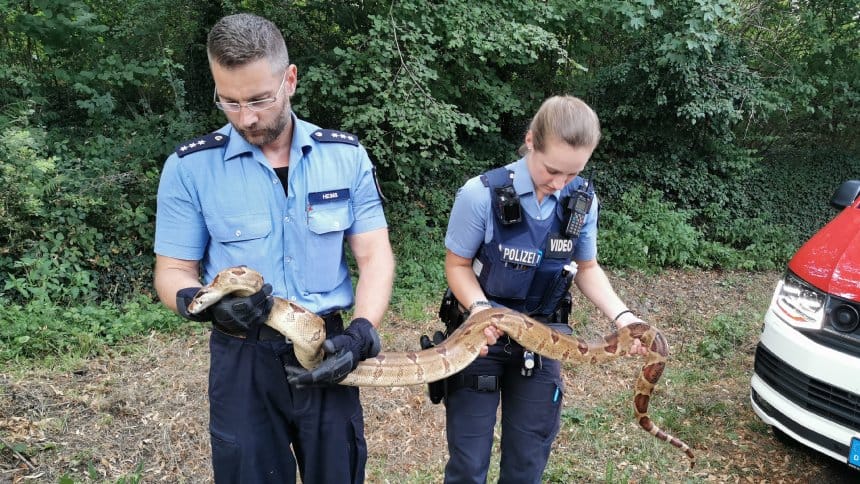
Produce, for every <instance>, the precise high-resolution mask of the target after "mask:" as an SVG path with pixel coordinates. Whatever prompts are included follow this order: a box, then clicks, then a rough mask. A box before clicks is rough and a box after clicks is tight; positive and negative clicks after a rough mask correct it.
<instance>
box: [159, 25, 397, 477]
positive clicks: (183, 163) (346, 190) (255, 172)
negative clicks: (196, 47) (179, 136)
mask: <svg viewBox="0 0 860 484" xmlns="http://www.w3.org/2000/svg"><path fill="white" fill-rule="evenodd" d="M207 54H208V58H209V66H210V69H211V72H212V77H213V78H214V81H215V93H214V98H215V105H216V106H217V107H218V108H219V109H221V110H222V111H224V114H225V116H226V117H227V121H228V123H227V124H226V125H225V126H223V127H222V128H220V129H218V130H217V131H215V132H213V133H210V134H208V135H206V136H202V137H200V138H198V139H195V140H193V141H190V142H187V143H183V144H182V145H180V146H179V147H178V148H177V149H176V152H175V153H174V154H172V155H171V156H170V157H169V158H168V159H167V161H166V163H165V165H164V169H163V172H162V174H161V181H160V184H159V188H158V211H157V217H156V235H155V252H156V266H155V287H156V290H157V292H158V295H159V298H160V299H161V301H162V302H163V303H164V304H165V305H166V306H167V307H169V308H170V309H173V310H174V311H176V312H178V313H179V314H180V315H182V316H184V317H186V318H188V319H191V320H196V321H211V322H212V325H213V331H212V333H211V336H210V344H209V347H210V355H211V356H210V369H209V431H210V434H211V444H212V466H213V471H214V480H215V482H216V483H263V482H273V483H294V482H296V468H298V470H299V472H300V474H301V479H302V482H305V483H332V482H338V483H349V482H363V480H364V467H365V462H366V460H367V447H366V444H365V440H364V417H363V413H362V408H361V403H360V401H359V390H358V388H355V387H347V386H339V385H336V383H337V382H339V381H340V380H342V379H343V378H344V377H345V376H346V375H347V374H348V373H349V372H350V371H352V370H353V369H354V368H355V367H356V366H357V365H358V363H359V361H361V360H363V359H365V358H368V357H371V356H374V355H375V354H376V353H378V352H379V336H378V335H377V332H376V327H377V326H378V325H379V323H380V322H381V321H382V318H383V314H384V313H385V311H386V309H387V307H388V301H389V297H390V295H391V286H392V280H393V277H394V258H393V255H392V251H391V246H390V244H389V239H388V229H387V223H386V220H385V216H384V214H383V209H382V200H381V195H380V193H379V192H378V189H377V184H376V180H375V175H374V168H373V166H372V164H371V161H370V160H369V158H368V156H367V153H366V151H365V149H364V148H363V147H362V146H361V144H359V142H358V139H357V138H356V137H355V136H354V135H352V134H349V133H343V132H340V131H334V130H327V129H320V128H319V127H318V126H315V125H313V124H311V123H309V122H307V121H304V120H301V119H299V118H298V117H296V115H295V114H294V113H293V112H292V109H291V104H290V98H291V96H293V94H294V93H295V91H296V84H297V68H296V66H295V65H293V64H290V61H289V56H288V54H287V47H286V44H285V42H284V39H283V36H282V35H281V33H280V31H279V30H278V28H277V27H276V26H275V25H274V24H273V23H272V22H271V21H269V20H267V19H264V18H261V17H258V16H255V15H250V14H239V15H231V16H227V17H224V18H222V19H221V20H219V21H218V22H217V23H216V24H215V26H213V27H212V30H211V31H210V33H209V36H208V41H207ZM344 241H345V242H346V245H348V246H349V248H350V250H351V251H352V254H353V255H354V257H355V261H356V264H357V266H358V282H357V284H356V287H355V290H354V292H353V285H352V282H351V280H350V274H349V269H348V267H347V262H346V260H347V258H346V254H345V252H344ZM237 265H245V266H248V267H250V268H252V269H255V270H257V271H259V272H261V273H262V274H263V277H264V278H265V280H266V282H267V284H266V285H265V286H264V287H263V288H262V289H261V290H260V291H259V292H258V293H256V294H254V295H251V296H248V297H230V296H228V297H226V298H224V299H222V300H221V301H220V302H219V303H218V304H216V305H215V306H213V307H211V308H209V309H208V310H206V311H204V313H203V314H200V315H191V314H189V313H188V311H187V306H188V303H189V301H190V300H191V298H192V297H193V296H194V294H195V293H196V292H197V290H198V289H199V287H200V285H201V279H202V281H204V282H210V281H211V280H212V279H213V277H214V276H215V275H216V274H217V273H218V272H219V271H221V270H223V269H225V268H228V267H232V266H237ZM273 295H274V296H278V297H281V298H284V299H288V300H291V301H296V302H297V303H299V304H301V305H302V306H304V307H306V308H308V309H310V310H311V311H314V312H315V313H317V314H319V315H320V316H322V317H323V319H324V320H325V324H326V333H327V337H328V339H327V340H326V341H325V344H324V348H325V350H326V352H327V357H326V358H325V360H324V361H323V363H322V364H321V365H320V366H319V367H318V368H316V369H314V370H313V371H307V370H305V369H302V368H300V367H299V363H298V360H296V358H295V355H294V353H293V349H292V345H291V344H290V342H289V341H287V340H286V339H285V338H284V337H283V336H282V335H280V334H278V333H277V332H275V331H274V330H273V329H271V328H270V327H268V326H266V325H265V324H263V323H264V322H265V321H266V319H267V317H268V315H269V312H270V311H271V308H272V296H273ZM349 309H352V320H351V321H350V322H349V324H348V325H346V328H345V329H344V323H343V319H342V314H343V311H344V310H349ZM285 367H288V368H290V369H289V370H285Z"/></svg>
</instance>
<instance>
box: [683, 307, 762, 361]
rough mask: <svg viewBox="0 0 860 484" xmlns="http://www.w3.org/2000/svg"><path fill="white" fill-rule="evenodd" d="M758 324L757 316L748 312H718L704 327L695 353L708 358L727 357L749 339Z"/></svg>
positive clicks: (719, 358) (718, 358)
mask: <svg viewBox="0 0 860 484" xmlns="http://www.w3.org/2000/svg"><path fill="white" fill-rule="evenodd" d="M758 324H759V318H758V317H754V316H751V315H750V314H746V313H735V314H719V315H717V316H716V317H714V319H713V320H711V322H710V323H709V325H708V327H707V328H706V334H705V336H704V338H702V339H701V341H699V343H698V344H697V346H696V353H697V354H698V355H699V356H701V357H702V358H705V359H708V360H721V359H724V358H728V357H730V356H732V355H733V354H734V353H735V352H736V351H737V349H738V345H741V344H744V343H745V342H747V341H749V340H750V339H751V336H752V335H753V334H754V333H755V330H756V327H757V326H758Z"/></svg>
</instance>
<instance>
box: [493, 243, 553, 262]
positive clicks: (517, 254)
mask: <svg viewBox="0 0 860 484" xmlns="http://www.w3.org/2000/svg"><path fill="white" fill-rule="evenodd" d="M501 249H502V250H501V252H502V262H504V263H506V264H514V265H520V266H529V267H536V266H537V265H538V264H540V259H541V256H542V255H543V254H542V252H541V251H539V250H528V249H523V248H520V247H509V246H505V245H503V246H502V247H501Z"/></svg>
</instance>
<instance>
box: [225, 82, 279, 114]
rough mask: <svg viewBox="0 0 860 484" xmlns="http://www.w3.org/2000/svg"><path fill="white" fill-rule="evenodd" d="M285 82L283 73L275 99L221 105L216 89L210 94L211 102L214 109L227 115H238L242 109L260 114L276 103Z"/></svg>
mask: <svg viewBox="0 0 860 484" xmlns="http://www.w3.org/2000/svg"><path fill="white" fill-rule="evenodd" d="M286 80H287V73H286V72H284V77H283V78H282V79H281V86H280V87H279V88H278V92H276V93H275V97H270V98H266V99H260V100H259V101H251V102H247V103H222V102H221V101H219V100H218V88H215V90H214V91H213V92H212V100H213V101H215V107H216V108H218V109H220V110H221V111H226V112H228V113H238V112H239V111H241V110H242V107H246V108H248V109H249V110H250V111H254V112H260V111H265V110H267V109H269V108H271V107H273V106H274V105H275V103H277V102H278V96H280V95H281V91H282V90H283V89H284V81H286Z"/></svg>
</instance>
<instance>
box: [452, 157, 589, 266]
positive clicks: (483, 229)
mask: <svg viewBox="0 0 860 484" xmlns="http://www.w3.org/2000/svg"><path fill="white" fill-rule="evenodd" d="M506 168H507V169H509V170H511V171H513V172H514V190H516V192H517V195H519V197H520V206H521V207H522V209H523V211H525V212H526V213H528V214H529V215H530V216H532V217H534V218H540V219H541V220H546V219H547V218H549V217H555V216H556V215H555V210H556V206H557V205H558V197H559V194H560V191H556V192H555V193H552V194H550V195H549V196H547V197H544V199H543V203H540V204H538V200H537V196H536V195H535V192H534V183H533V182H532V178H531V175H530V174H529V170H528V167H527V166H526V159H525V158H520V159H519V160H517V161H515V162H513V163H510V164H509V165H507V166H506ZM576 180H581V179H579V178H578V177H577V178H576V179H574V181H572V182H571V183H575V182H576ZM489 220H493V221H494V222H495V220H494V219H493V209H492V206H491V205H490V190H489V189H488V188H487V187H485V186H484V184H483V183H482V182H481V177H480V176H476V177H474V178H471V179H469V180H468V181H467V182H466V184H465V185H463V186H462V187H461V188H460V189H459V190H458V191H457V196H456V198H455V199H454V207H453V208H452V209H451V216H450V218H449V219H448V231H447V233H446V234H445V247H446V248H447V249H448V250H450V251H451V252H453V253H454V254H456V255H458V256H460V257H463V258H465V259H473V258H474V257H475V254H477V253H478V249H479V248H480V247H481V244H483V243H489V242H490V241H491V240H492V239H493V224H492V223H487V222H488V221H489ZM596 257H597V196H595V197H594V200H593V201H592V202H591V209H590V210H589V212H588V215H587V216H586V218H585V225H584V226H583V228H582V231H581V232H580V234H579V238H578V239H577V240H576V245H575V247H574V251H573V259H574V260H578V261H586V260H592V259H594V258H596Z"/></svg>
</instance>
